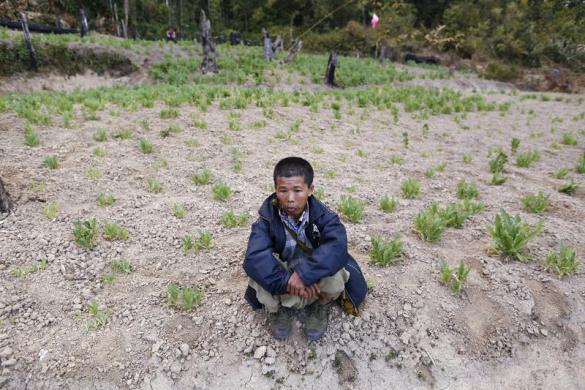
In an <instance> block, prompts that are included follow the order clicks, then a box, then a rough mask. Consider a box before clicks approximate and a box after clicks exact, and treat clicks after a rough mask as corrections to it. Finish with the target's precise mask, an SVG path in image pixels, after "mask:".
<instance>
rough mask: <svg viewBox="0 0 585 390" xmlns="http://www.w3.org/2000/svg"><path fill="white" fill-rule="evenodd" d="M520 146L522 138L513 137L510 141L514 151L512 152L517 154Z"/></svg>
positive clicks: (511, 148)
mask: <svg viewBox="0 0 585 390" xmlns="http://www.w3.org/2000/svg"><path fill="white" fill-rule="evenodd" d="M519 147H520V140H519V139H518V138H512V141H511V142H510V150H511V151H512V154H516V152H517V151H518V148H519Z"/></svg>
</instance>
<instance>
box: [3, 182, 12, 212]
mask: <svg viewBox="0 0 585 390" xmlns="http://www.w3.org/2000/svg"><path fill="white" fill-rule="evenodd" d="M11 210H12V201H11V200H10V194H8V192H7V191H6V189H5V188H4V182H3V181H2V178H1V177H0V213H10V211H11Z"/></svg>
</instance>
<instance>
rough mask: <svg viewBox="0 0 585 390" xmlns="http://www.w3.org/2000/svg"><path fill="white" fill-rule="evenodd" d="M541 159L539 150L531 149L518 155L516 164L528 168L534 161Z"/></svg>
mask: <svg viewBox="0 0 585 390" xmlns="http://www.w3.org/2000/svg"><path fill="white" fill-rule="evenodd" d="M538 160H540V152H539V151H538V150H529V151H527V152H524V153H520V154H518V155H517V156H516V165H517V166H519V167H522V168H528V167H529V166H530V165H532V163H533V162H535V161H538Z"/></svg>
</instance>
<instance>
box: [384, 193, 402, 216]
mask: <svg viewBox="0 0 585 390" xmlns="http://www.w3.org/2000/svg"><path fill="white" fill-rule="evenodd" d="M397 206H398V201H397V200H396V199H394V198H391V197H389V196H388V195H384V196H383V197H382V199H380V210H382V211H383V212H385V213H392V212H394V211H395V210H396V207H397Z"/></svg>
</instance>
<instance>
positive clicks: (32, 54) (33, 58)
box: [20, 12, 38, 71]
mask: <svg viewBox="0 0 585 390" xmlns="http://www.w3.org/2000/svg"><path fill="white" fill-rule="evenodd" d="M20 25H21V26H22V33H23V34H24V41H25V42H26V48H27V49H28V55H29V57H30V67H31V69H32V70H35V71H36V70H37V69H38V64H37V55H36V53H35V48H34V47H33V45H32V40H31V38H30V32H29V31H28V18H27V17H26V14H25V13H24V12H21V13H20Z"/></svg>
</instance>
